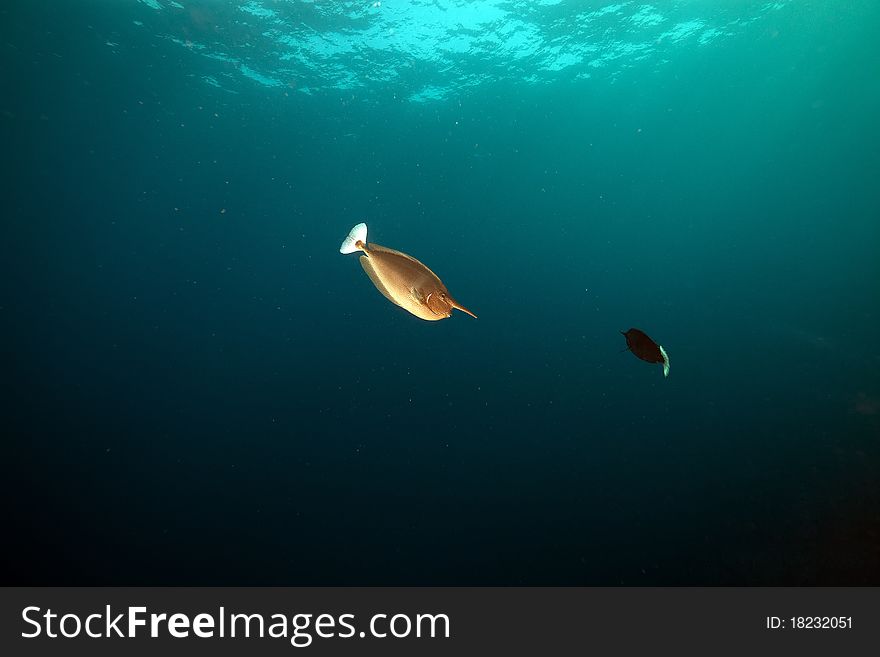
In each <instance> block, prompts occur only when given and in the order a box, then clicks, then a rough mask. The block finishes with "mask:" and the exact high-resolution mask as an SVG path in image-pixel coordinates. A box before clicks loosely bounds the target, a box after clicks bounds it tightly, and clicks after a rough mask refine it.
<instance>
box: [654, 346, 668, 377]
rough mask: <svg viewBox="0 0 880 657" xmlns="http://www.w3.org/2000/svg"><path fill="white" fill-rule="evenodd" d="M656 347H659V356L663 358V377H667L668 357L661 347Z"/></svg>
mask: <svg viewBox="0 0 880 657" xmlns="http://www.w3.org/2000/svg"><path fill="white" fill-rule="evenodd" d="M657 346H658V347H660V355H661V356H663V376H669V356H668V355H667V354H666V350H665V349H664V348H663V347H661V346H660V345H659V344H658V345H657Z"/></svg>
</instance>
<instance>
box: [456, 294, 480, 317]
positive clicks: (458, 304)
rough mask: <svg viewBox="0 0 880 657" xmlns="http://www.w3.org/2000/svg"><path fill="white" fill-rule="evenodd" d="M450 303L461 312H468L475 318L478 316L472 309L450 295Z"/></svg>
mask: <svg viewBox="0 0 880 657" xmlns="http://www.w3.org/2000/svg"><path fill="white" fill-rule="evenodd" d="M449 303H450V304H451V305H452V307H453V308H458V309H459V310H460V311H461V312H463V313H467V314H468V315H470V316H471V317H473V318H474V319H476V318H477V316H476V315H474V314H473V313H472V312H471V311H470V310H468V309H467V308H465V307H464V306H462V305H461V304H460V303H459V302H458V301H456V300H455V299H453V298H451V297H450V298H449Z"/></svg>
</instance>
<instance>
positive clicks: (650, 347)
mask: <svg viewBox="0 0 880 657" xmlns="http://www.w3.org/2000/svg"><path fill="white" fill-rule="evenodd" d="M621 333H622V334H623V336H624V337H625V338H626V348H627V349H629V350H630V351H631V352H633V353H634V354H635V355H636V357H637V358H641V359H642V360H644V361H647V362H648V363H662V364H663V376H669V356H667V355H666V350H665V349H663V347H661V346H660V345H659V344H657V343H656V342H654V341H653V340H652V339H651V338H649V337H648V336H647V335H646V334H645V332H644V331H640V330H639V329H634V328H631V329H630V330H629V331H625V332H624V331H621Z"/></svg>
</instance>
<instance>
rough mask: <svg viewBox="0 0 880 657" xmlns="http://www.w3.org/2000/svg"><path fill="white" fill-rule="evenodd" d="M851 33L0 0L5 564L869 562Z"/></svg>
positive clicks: (644, 17)
mask: <svg viewBox="0 0 880 657" xmlns="http://www.w3.org/2000/svg"><path fill="white" fill-rule="evenodd" d="M177 5H179V6H177ZM878 27H880V13H878V9H877V6H876V3H874V2H872V1H870V0H857V1H855V2H846V3H843V2H778V3H769V4H768V3H764V2H750V1H743V2H738V3H724V2H718V3H707V2H679V3H675V4H674V5H673V4H671V3H670V4H668V3H658V5H657V6H656V7H647V6H644V5H640V4H638V3H621V4H618V5H605V4H602V3H586V2H558V3H554V2H541V3H538V2H500V1H499V2H492V3H490V2H486V3H472V4H469V3H460V2H451V1H450V2H447V1H445V0H444V1H441V2H437V3H433V4H428V3H424V4H423V3H419V2H403V1H402V0H400V1H394V0H385V1H383V2H382V3H381V5H379V6H373V3H372V2H366V1H365V2H344V3H343V2H322V3H317V2H315V3H311V2H293V1H291V2H270V1H269V0H262V2H249V3H240V4H239V3H232V2H229V3H217V2H207V1H206V0H202V1H198V2H197V1H189V0H181V1H180V2H179V3H172V2H169V1H168V0H149V1H144V2H122V1H120V2H109V1H105V2H99V1H95V0H89V1H87V0H83V1H82V2H67V3H56V2H45V1H42V0H41V1H39V2H14V3H8V4H7V5H5V6H4V8H3V9H2V10H0V52H2V67H0V83H2V89H3V92H2V94H0V134H2V143H3V144H4V157H3V160H2V167H3V169H2V174H3V189H4V194H3V204H4V212H3V217H4V218H3V222H2V235H0V262H2V271H0V273H2V278H0V338H2V339H0V345H2V370H0V372H2V379H0V380H2V385H3V389H2V399H3V425H4V427H5V428H4V431H3V434H4V436H5V437H4V438H3V444H4V447H5V449H4V454H5V458H3V459H2V462H3V466H4V473H3V474H4V476H3V478H4V487H5V488H6V489H7V490H6V495H5V499H6V500H7V513H6V515H7V520H6V522H5V527H4V530H5V531H4V543H5V545H6V546H7V547H8V549H10V550H11V553H12V554H13V555H14V558H13V559H12V560H8V561H7V562H6V570H5V576H4V583H10V584H11V583H27V584H46V583H77V584H279V585H280V584H384V585H391V584H563V585H572V584H612V585H616V584H626V585H631V584H667V585H689V584H710V585H711V584H878V583H880V561H878V556H877V555H878V554H880V345H878V338H880V335H878V328H877V327H878V320H880V258H878V255H880V185H878V179H880V128H878V122H877V117H878V116H880V82H878V80H880V60H878V57H877V51H876V33H877V29H878ZM360 221H365V222H367V224H368V225H369V230H370V240H375V241H376V242H378V243H380V244H384V245H386V246H389V247H393V248H396V249H400V250H402V251H405V252H407V253H410V254H412V255H413V256H415V257H416V258H419V259H420V260H422V261H423V262H425V263H426V264H427V265H428V266H429V267H431V268H432V269H433V270H434V271H436V272H437V273H438V274H439V275H440V277H441V278H442V279H443V281H444V282H445V283H446V285H447V286H448V287H449V290H450V291H451V293H452V294H453V295H454V296H455V297H456V298H457V299H458V300H459V301H461V303H462V304H464V305H465V306H467V307H469V308H470V309H472V310H473V311H474V312H475V313H476V314H477V315H479V319H478V320H474V319H471V318H470V317H467V316H466V315H464V314H461V313H456V314H455V315H453V317H452V318H451V319H449V320H446V321H442V322H430V323H429V322H424V321H421V320H419V319H417V318H415V317H413V316H412V315H409V314H407V313H406V312H405V311H403V310H402V309H400V308H397V307H395V306H393V305H392V304H390V303H389V302H388V301H387V300H385V299H384V298H383V297H382V296H381V295H380V294H379V293H378V292H377V291H376V290H375V288H374V287H373V286H372V284H371V283H370V281H369V279H368V278H367V277H366V276H365V275H364V273H363V271H362V270H361V268H360V266H359V265H358V263H357V262H356V258H355V256H342V255H340V254H339V252H338V248H339V243H340V242H341V241H342V239H343V238H344V237H345V235H346V234H347V232H348V230H349V229H350V228H351V226H352V225H354V224H355V223H358V222H360ZM630 327H637V328H641V329H643V330H645V331H646V332H647V333H648V334H649V335H651V336H652V337H654V338H655V339H656V340H657V341H658V342H659V343H661V344H662V345H663V346H664V347H665V349H666V350H667V352H668V353H669V356H670V360H671V371H670V374H669V377H668V378H666V379H664V377H663V374H662V370H661V368H660V367H659V366H656V365H649V364H647V363H644V362H641V361H639V360H637V359H636V358H634V357H633V356H632V355H631V354H628V353H621V350H622V349H624V348H625V343H624V340H623V337H622V336H621V335H620V333H619V331H621V330H626V329H628V328H630Z"/></svg>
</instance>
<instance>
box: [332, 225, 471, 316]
mask: <svg viewBox="0 0 880 657" xmlns="http://www.w3.org/2000/svg"><path fill="white" fill-rule="evenodd" d="M356 251H363V255H362V256H361V257H360V261H361V266H362V267H363V268H364V271H365V272H367V276H369V277H370V280H371V281H373V285H375V286H376V289H377V290H379V292H381V293H382V294H383V295H385V298H386V299H388V300H389V301H390V302H391V303H393V304H396V305H398V306H400V307H401V308H403V309H404V310H406V311H409V312H411V313H412V314H413V315H415V316H416V317H419V318H421V319H426V320H428V321H436V320H438V319H446V318H447V317H449V316H450V315H452V309H453V308H457V309H458V310H460V311H462V312H464V313H467V314H468V315H470V316H471V317H473V318H475V319H476V317H477V316H476V315H474V314H473V313H472V312H471V311H470V310H468V309H467V308H465V307H464V306H462V305H461V304H460V303H458V302H457V301H456V300H455V299H453V298H452V296H451V295H450V294H449V290H447V289H446V286H445V285H443V283H442V281H441V280H440V279H439V278H438V277H437V274H435V273H434V272H432V271H431V270H430V269H428V268H427V267H426V266H425V265H423V264H422V263H421V262H419V261H418V260H416V259H415V258H413V257H412V256H409V255H407V254H405V253H401V252H400V251H395V250H394V249H389V248H387V247H385V246H379V245H378V244H372V243H370V244H368V243H367V224H358V225H357V226H355V227H354V228H352V229H351V232H350V233H349V234H348V237H346V238H345V240H344V241H343V242H342V246H341V247H339V252H340V253H355V252H356Z"/></svg>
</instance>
